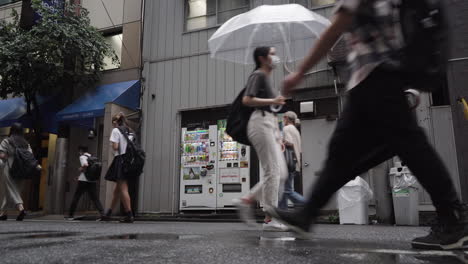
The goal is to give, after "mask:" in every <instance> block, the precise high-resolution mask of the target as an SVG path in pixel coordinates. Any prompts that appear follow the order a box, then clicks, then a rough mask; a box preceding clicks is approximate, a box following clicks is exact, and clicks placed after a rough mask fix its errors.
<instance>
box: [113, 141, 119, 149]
mask: <svg viewBox="0 0 468 264" xmlns="http://www.w3.org/2000/svg"><path fill="white" fill-rule="evenodd" d="M112 149H113V150H115V151H118V150H119V143H117V142H112Z"/></svg>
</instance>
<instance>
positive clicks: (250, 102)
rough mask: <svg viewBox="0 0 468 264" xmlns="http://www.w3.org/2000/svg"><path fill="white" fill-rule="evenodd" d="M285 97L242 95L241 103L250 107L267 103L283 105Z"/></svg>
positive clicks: (266, 104) (267, 104)
mask: <svg viewBox="0 0 468 264" xmlns="http://www.w3.org/2000/svg"><path fill="white" fill-rule="evenodd" d="M285 100H286V99H285V98H284V97H283V96H277V97H276V98H258V97H253V96H244V97H243V98H242V103H243V104H244V105H246V106H250V107H259V106H269V105H284V104H285V103H286V102H285Z"/></svg>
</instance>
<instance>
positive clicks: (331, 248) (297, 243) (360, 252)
mask: <svg viewBox="0 0 468 264" xmlns="http://www.w3.org/2000/svg"><path fill="white" fill-rule="evenodd" d="M324 242H325V241H315V240H302V239H300V238H296V237H287V236H286V237H274V236H272V237H267V236H260V237H257V243H256V245H259V246H268V247H271V246H273V247H278V248H283V249H286V250H287V251H288V252H289V253H290V254H292V255H295V256H302V257H311V256H317V255H323V256H327V257H328V256H331V255H333V256H334V258H339V259H340V260H342V262H343V263H379V264H403V263H409V264H413V263H415V264H416V263H417V264H432V263H434V264H436V263H437V264H441V263H443V264H468V251H466V252H464V251H430V250H426V251H421V250H395V249H378V248H367V247H366V246H364V247H362V246H363V245H360V246H361V247H353V246H351V245H348V242H346V243H338V244H337V243H336V242H337V241H326V242H325V243H324ZM304 246H305V247H304ZM355 246H356V245H355ZM374 246H375V245H374Z"/></svg>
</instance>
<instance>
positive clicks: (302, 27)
mask: <svg viewBox="0 0 468 264" xmlns="http://www.w3.org/2000/svg"><path fill="white" fill-rule="evenodd" d="M329 25H330V21H329V20H328V19H326V18H325V17H323V16H321V15H318V14H316V13H314V12H312V11H310V10H309V9H307V8H305V7H303V6H301V5H298V4H288V5H263V6H259V7H257V8H255V9H252V10H250V11H249V12H246V13H243V14H240V15H238V16H235V17H233V18H231V19H230V20H228V21H227V22H226V23H224V24H223V25H222V26H221V27H220V28H219V29H218V30H217V31H216V32H215V33H214V34H213V36H212V37H211V38H210V39H209V40H208V46H209V49H210V53H211V57H212V58H215V59H220V60H225V61H231V62H235V63H242V64H253V63H254V61H253V59H252V53H253V50H254V49H255V48H256V47H258V46H271V47H275V48H276V49H277V54H278V55H279V56H280V57H281V58H282V59H283V61H285V62H293V61H297V60H300V59H302V58H304V57H305V56H306V54H307V52H308V50H309V49H310V47H312V46H313V45H314V42H315V41H316V40H317V39H318V37H319V36H320V35H321V34H322V32H323V31H324V30H325V29H326V28H327V27H328V26H329Z"/></svg>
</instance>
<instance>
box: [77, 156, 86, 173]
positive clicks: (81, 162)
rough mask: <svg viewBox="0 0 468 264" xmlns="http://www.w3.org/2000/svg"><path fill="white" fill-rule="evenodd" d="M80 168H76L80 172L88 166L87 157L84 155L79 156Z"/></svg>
mask: <svg viewBox="0 0 468 264" xmlns="http://www.w3.org/2000/svg"><path fill="white" fill-rule="evenodd" d="M80 165H81V166H80V168H79V169H78V170H79V171H80V172H84V171H86V168H87V167H88V157H87V156H86V155H82V156H80Z"/></svg>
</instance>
